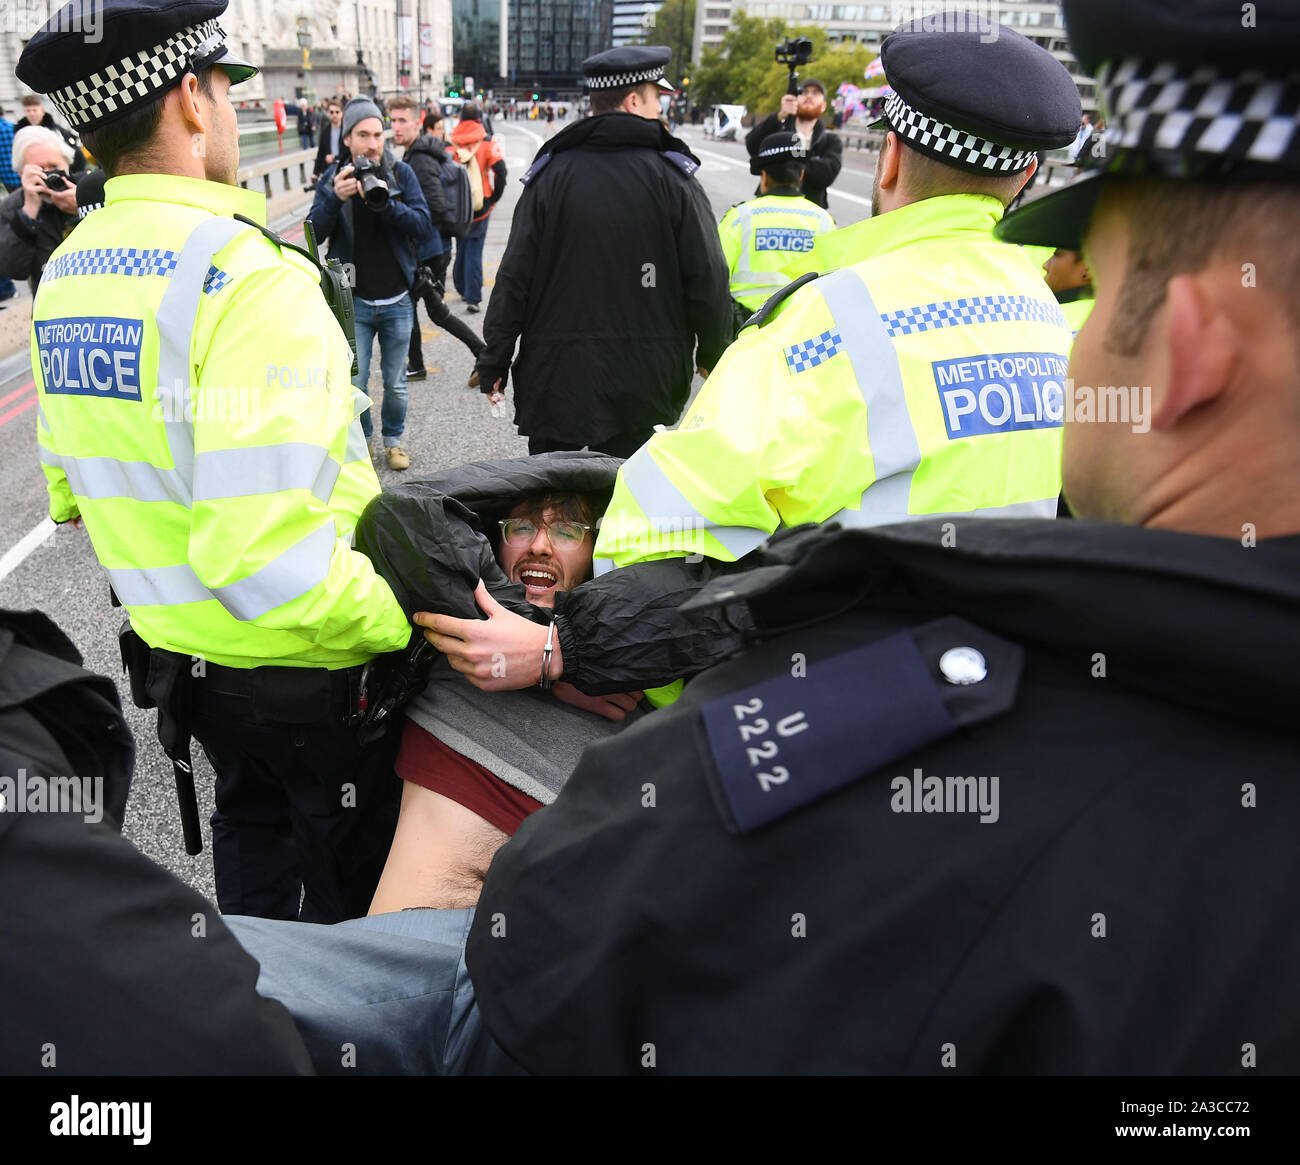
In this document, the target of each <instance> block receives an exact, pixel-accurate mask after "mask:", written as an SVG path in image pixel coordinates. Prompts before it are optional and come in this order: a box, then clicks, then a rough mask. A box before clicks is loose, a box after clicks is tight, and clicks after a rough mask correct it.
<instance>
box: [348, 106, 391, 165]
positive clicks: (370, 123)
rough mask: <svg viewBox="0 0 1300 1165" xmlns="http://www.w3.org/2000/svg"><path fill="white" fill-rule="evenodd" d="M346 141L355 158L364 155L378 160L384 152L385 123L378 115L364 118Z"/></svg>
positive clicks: (374, 160) (354, 127)
mask: <svg viewBox="0 0 1300 1165" xmlns="http://www.w3.org/2000/svg"><path fill="white" fill-rule="evenodd" d="M346 142H347V147H348V149H349V150H351V151H352V156H353V157H354V158H359V157H362V156H363V155H364V156H365V157H367V158H369V159H370V160H371V161H372V162H377V161H379V159H380V157H381V156H382V155H383V152H384V123H383V122H382V121H380V120H379V118H377V117H365V118H362V119H361V120H360V121H359V122H357V124H356V125H354V126H353V127H352V129H351V131H350V132H349V133H348V136H347V138H346Z"/></svg>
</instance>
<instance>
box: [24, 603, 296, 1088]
mask: <svg viewBox="0 0 1300 1165" xmlns="http://www.w3.org/2000/svg"><path fill="white" fill-rule="evenodd" d="M134 756H135V747H134V743H133V742H132V739H131V732H130V729H129V728H128V727H127V724H126V721H125V719H124V718H123V716H122V709H121V704H120V703H119V701H118V697H117V692H116V691H115V689H114V687H113V683H112V681H111V680H108V679H105V678H104V677H103V676H96V675H92V674H91V673H89V672H87V671H85V670H84V669H83V668H82V667H81V657H80V655H79V654H78V653H77V650H76V648H75V647H73V645H72V644H71V642H69V640H68V639H67V637H66V636H64V635H63V633H62V632H61V631H59V629H58V628H57V627H55V625H54V624H53V623H51V622H50V621H49V619H47V618H46V617H45V616H44V615H41V614H40V613H39V612H35V611H30V612H25V613H19V612H13V611H0V796H3V797H4V802H5V803H4V806H3V811H2V812H0V900H2V901H3V902H4V926H3V942H0V997H3V998H4V1000H5V1018H4V1022H3V1023H2V1024H0V1072H4V1073H15V1074H22V1075H33V1076H35V1075H45V1074H47V1073H50V1072H54V1073H70V1074H74V1075H79V1076H88V1075H100V1074H120V1075H128V1074H129V1075H141V1074H149V1075H174V1074H186V1075H194V1074H204V1075H208V1074H211V1075H215V1074H227V1073H257V1074H267V1073H309V1072H311V1061H310V1060H309V1059H308V1056H307V1050H306V1048H305V1047H304V1046H303V1043H302V1040H301V1039H300V1038H299V1036H298V1033H297V1030H296V1029H295V1027H294V1025H293V1021H292V1020H291V1019H290V1017H289V1014H288V1012H287V1011H285V1009H284V1008H283V1007H282V1006H281V1005H280V1004H279V1003H275V1002H273V1001H272V1000H269V999H263V998H262V997H261V996H259V995H258V994H257V992H256V991H255V990H254V987H255V984H256V982H257V974H258V968H257V963H255V962H254V961H253V959H252V958H251V957H250V956H249V955H247V954H246V953H245V952H244V950H243V949H242V948H241V947H240V946H239V944H238V943H237V942H236V941H235V939H234V936H233V935H231V933H230V932H229V931H228V930H227V929H226V927H225V925H224V924H223V923H222V921H221V916H220V915H219V914H218V912H217V909H216V907H215V906H213V905H212V904H211V903H209V902H207V901H206V900H205V899H203V898H202V897H200V896H199V895H198V894H196V893H194V891H193V890H191V889H190V888H189V887H187V886H185V885H183V884H182V883H181V882H180V881H179V880H178V879H176V878H175V877H174V876H173V875H171V874H169V873H168V872H167V871H166V870H163V869H162V868H160V867H159V866H157V865H155V864H154V863H153V862H151V861H150V860H149V859H148V858H146V857H144V856H143V855H142V854H141V853H140V852H139V851H138V850H136V849H135V847H134V846H132V845H131V844H129V843H128V842H126V841H124V840H123V839H122V838H121V837H120V836H118V834H117V832H116V831H117V829H118V828H120V824H119V823H120V821H121V818H122V812H123V809H124V807H125V804H126V795H127V789H128V787H129V784H130V779H131V766H132V763H133V760H134ZM70 780H71V781H75V782H76V784H77V785H78V786H79V788H78V792H77V793H76V794H75V797H74V796H73V795H71V794H70V790H71V788H72V786H71V784H70V783H69V782H70ZM96 789H98V790H100V791H101V793H100V796H96V795H95V793H94V790H96ZM56 806H57V807H58V808H60V809H61V810H63V811H60V812H54V811H52V809H53V808H55V807H56ZM100 808H102V809H103V810H104V820H103V821H102V822H96V821H95V820H94V819H95V818H96V817H98V816H99V809H100ZM87 819H89V820H87Z"/></svg>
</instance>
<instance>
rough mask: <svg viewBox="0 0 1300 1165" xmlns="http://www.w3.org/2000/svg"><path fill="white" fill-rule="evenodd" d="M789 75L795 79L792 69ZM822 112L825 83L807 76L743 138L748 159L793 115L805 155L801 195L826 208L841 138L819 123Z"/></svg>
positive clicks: (836, 170) (841, 147) (836, 174)
mask: <svg viewBox="0 0 1300 1165" xmlns="http://www.w3.org/2000/svg"><path fill="white" fill-rule="evenodd" d="M778 52H779V50H778ZM778 59H780V57H779V55H778ZM791 77H792V79H794V80H797V78H795V75H794V73H793V72H792V73H791ZM825 113H826V86H825V85H823V84H822V83H821V82H820V81H818V80H816V79H815V78H811V77H810V78H809V79H808V80H807V81H804V82H803V83H802V84H801V85H799V89H798V93H797V94H794V93H787V94H786V95H785V96H784V97H782V98H781V108H780V109H779V110H778V111H777V112H776V113H769V114H768V115H767V116H766V117H765V118H763V120H762V121H760V122H758V123H757V124H756V125H755V126H754V128H753V129H751V130H750V131H749V135H748V136H747V137H746V138H745V148H746V149H747V150H748V151H749V156H750V158H751V159H754V158H757V157H758V153H759V151H760V150H761V149H762V148H763V142H764V141H765V140H766V139H767V138H769V137H771V135H772V134H774V133H780V132H781V130H783V129H788V128H789V126H788V125H787V124H786V123H787V121H788V119H790V118H794V119H795V120H794V132H795V133H797V134H798V135H799V140H800V142H801V144H802V145H803V148H804V152H805V153H806V154H807V161H806V162H805V164H804V175H803V196H804V197H805V198H807V199H808V200H809V201H810V202H815V203H816V204H817V205H818V206H820V207H821V208H822V209H823V210H827V209H829V206H828V204H827V201H826V188H827V187H828V186H830V184H831V183H832V182H834V181H835V179H836V178H838V177H839V173H840V165H841V164H842V157H843V154H844V143H843V142H841V141H840V136H839V134H837V133H832V132H831V131H830V130H828V129H827V128H826V126H825V125H824V124H823V123H822V120H821V119H822V116H823V115H824V114H825Z"/></svg>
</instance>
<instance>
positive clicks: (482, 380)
mask: <svg viewBox="0 0 1300 1165" xmlns="http://www.w3.org/2000/svg"><path fill="white" fill-rule="evenodd" d="M474 371H475V372H477V373H478V390H479V392H481V393H482V394H483V395H484V396H491V395H492V394H493V393H494V392H496V391H497V389H496V382H497V381H498V380H499V381H501V391H502V392H505V390H506V382H507V381H508V380H509V379H510V368H509V367H508V366H507V367H505V368H485V367H484V366H483V365H482V364H476V365H475V366H474Z"/></svg>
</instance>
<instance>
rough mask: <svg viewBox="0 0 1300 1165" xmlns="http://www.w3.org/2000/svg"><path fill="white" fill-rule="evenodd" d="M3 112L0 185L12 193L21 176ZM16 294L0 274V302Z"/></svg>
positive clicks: (0, 120)
mask: <svg viewBox="0 0 1300 1165" xmlns="http://www.w3.org/2000/svg"><path fill="white" fill-rule="evenodd" d="M4 113H5V111H4V108H3V106H0V185H3V186H4V188H5V190H6V191H8V192H9V193H12V192H13V191H15V190H17V189H18V187H19V186H21V185H22V178H20V177H19V175H18V173H17V171H16V170H14V166H13V147H14V123H13V122H12V121H9V120H8V119H7V118H6V117H5V115H4ZM17 294H18V291H17V288H15V287H14V281H13V280H12V279H10V278H9V277H8V276H7V275H0V304H3V303H4V302H5V301H6V300H9V299H13V297H14V296H15V295H17ZM2 310H3V308H0V311H2Z"/></svg>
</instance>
